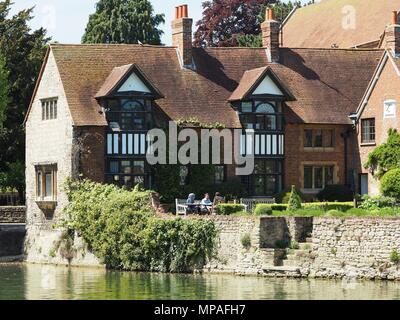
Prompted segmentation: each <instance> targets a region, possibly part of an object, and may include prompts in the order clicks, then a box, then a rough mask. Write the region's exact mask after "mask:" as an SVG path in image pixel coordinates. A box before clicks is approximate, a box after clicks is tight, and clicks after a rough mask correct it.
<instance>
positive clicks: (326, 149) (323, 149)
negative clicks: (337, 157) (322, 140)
mask: <svg viewBox="0 0 400 320" xmlns="http://www.w3.org/2000/svg"><path fill="white" fill-rule="evenodd" d="M304 151H307V152H333V151H335V147H304Z"/></svg>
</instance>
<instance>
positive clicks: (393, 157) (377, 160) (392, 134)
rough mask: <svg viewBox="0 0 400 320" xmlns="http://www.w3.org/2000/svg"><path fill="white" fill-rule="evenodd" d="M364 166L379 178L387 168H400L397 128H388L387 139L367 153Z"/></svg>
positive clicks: (399, 143)
mask: <svg viewBox="0 0 400 320" xmlns="http://www.w3.org/2000/svg"><path fill="white" fill-rule="evenodd" d="M364 167H365V168H366V169H369V170H370V171H371V172H372V174H374V175H375V176H376V177H377V178H379V179H380V178H382V176H383V175H384V174H385V173H386V172H388V171H389V170H392V169H398V168H400V134H399V133H398V132H397V130H395V129H389V132H388V138H387V141H386V142H385V143H383V144H381V145H380V146H379V147H377V148H375V149H374V151H372V152H371V153H370V154H369V155H368V160H367V162H366V163H365V165H364Z"/></svg>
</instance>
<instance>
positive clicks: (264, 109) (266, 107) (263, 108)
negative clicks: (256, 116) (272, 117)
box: [256, 103, 275, 114]
mask: <svg viewBox="0 0 400 320" xmlns="http://www.w3.org/2000/svg"><path fill="white" fill-rule="evenodd" d="M256 113H268V114H273V113H275V108H274V106H273V105H272V104H269V103H260V104H259V105H257V106H256Z"/></svg>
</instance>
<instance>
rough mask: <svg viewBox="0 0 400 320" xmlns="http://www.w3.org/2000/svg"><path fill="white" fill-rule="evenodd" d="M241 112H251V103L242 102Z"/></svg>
mask: <svg viewBox="0 0 400 320" xmlns="http://www.w3.org/2000/svg"><path fill="white" fill-rule="evenodd" d="M242 112H253V103H252V102H242Z"/></svg>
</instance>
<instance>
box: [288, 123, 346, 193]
mask: <svg viewBox="0 0 400 320" xmlns="http://www.w3.org/2000/svg"><path fill="white" fill-rule="evenodd" d="M348 128H349V126H348V125H324V124H322V125H312V124H287V125H286V129H285V157H286V158H285V169H284V170H285V179H284V181H285V186H286V187H290V186H291V185H295V186H296V187H297V188H298V189H301V190H302V189H303V187H304V169H303V167H304V165H334V166H335V171H334V182H335V183H336V184H344V183H345V172H344V166H345V165H344V160H345V156H344V140H343V138H342V137H341V136H340V135H341V133H343V132H345V131H346V130H347V129H348ZM304 129H334V130H335V147H334V148H314V149H305V148H304V141H303V139H304Z"/></svg>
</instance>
